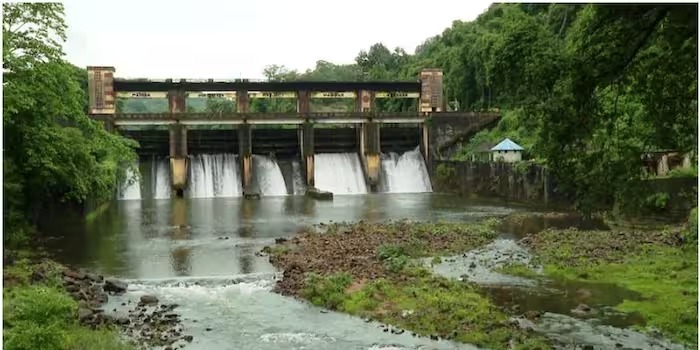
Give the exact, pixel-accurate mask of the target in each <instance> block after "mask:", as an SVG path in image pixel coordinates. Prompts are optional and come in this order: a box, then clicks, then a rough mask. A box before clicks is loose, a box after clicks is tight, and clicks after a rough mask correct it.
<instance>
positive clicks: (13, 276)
mask: <svg viewBox="0 0 700 350" xmlns="http://www.w3.org/2000/svg"><path fill="white" fill-rule="evenodd" d="M61 270H62V269H61V267H60V266H59V265H58V264H56V263H53V262H51V261H48V260H46V261H43V262H41V263H38V264H34V263H31V262H30V261H29V260H28V259H22V260H20V261H18V262H17V263H16V264H15V265H13V266H6V267H5V269H4V271H3V279H4V281H5V284H4V288H3V312H4V315H3V323H4V329H3V343H4V344H3V345H4V349H10V350H20V349H22V350H25V349H42V350H64V349H65V350H68V349H70V350H80V349H86V350H87V349H104V350H127V349H132V347H131V346H130V345H128V344H126V343H125V342H123V341H122V340H120V339H119V337H118V336H117V334H116V332H115V331H113V330H111V329H107V328H102V329H98V330H92V329H88V328H86V327H82V326H81V325H79V324H78V322H77V312H78V304H77V302H76V301H75V300H73V299H72V298H71V297H70V296H69V295H68V294H67V293H66V292H65V291H64V290H63V289H62V287H61V286H60V283H61V282H60V281H61V277H60V273H61ZM34 272H41V273H42V274H43V275H45V276H46V278H45V279H43V280H41V281H38V282H34V281H32V274H33V273H34Z"/></svg>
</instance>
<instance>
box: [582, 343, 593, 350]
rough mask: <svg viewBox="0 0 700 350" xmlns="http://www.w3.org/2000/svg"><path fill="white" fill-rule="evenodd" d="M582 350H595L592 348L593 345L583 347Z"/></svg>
mask: <svg viewBox="0 0 700 350" xmlns="http://www.w3.org/2000/svg"><path fill="white" fill-rule="evenodd" d="M582 349H583V350H595V348H594V347H593V345H590V344H586V345H584V346H583V348H582Z"/></svg>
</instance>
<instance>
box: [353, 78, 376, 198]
mask: <svg viewBox="0 0 700 350" xmlns="http://www.w3.org/2000/svg"><path fill="white" fill-rule="evenodd" d="M373 102H374V92H373V91H367V90H360V91H359V92H358V94H357V99H356V100H355V111H357V112H363V113H366V112H371V111H372V107H373V106H372V105H373V104H374V103H373ZM379 145H380V143H379V124H378V123H376V122H373V121H365V122H364V123H362V124H361V126H360V159H361V160H362V166H363V168H364V171H365V177H366V180H367V183H368V184H369V186H370V189H371V191H372V192H376V191H377V184H378V183H379V170H380V167H381V161H380V152H381V149H380V146H379Z"/></svg>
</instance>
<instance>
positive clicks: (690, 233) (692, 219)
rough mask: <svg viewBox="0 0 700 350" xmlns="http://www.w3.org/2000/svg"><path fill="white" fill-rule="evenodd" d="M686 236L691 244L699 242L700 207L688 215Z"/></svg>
mask: <svg viewBox="0 0 700 350" xmlns="http://www.w3.org/2000/svg"><path fill="white" fill-rule="evenodd" d="M684 238H685V240H686V241H687V242H688V243H689V244H694V245H697V243H698V207H695V208H693V209H692V210H691V211H690V215H688V225H687V227H686V229H685V230H684Z"/></svg>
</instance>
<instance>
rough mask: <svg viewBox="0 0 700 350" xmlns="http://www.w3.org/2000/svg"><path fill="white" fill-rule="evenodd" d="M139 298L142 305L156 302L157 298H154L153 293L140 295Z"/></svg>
mask: <svg viewBox="0 0 700 350" xmlns="http://www.w3.org/2000/svg"><path fill="white" fill-rule="evenodd" d="M140 300H141V302H142V303H143V304H144V305H153V304H158V298H156V296H155V295H150V294H146V295H142V296H141V299H140Z"/></svg>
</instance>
